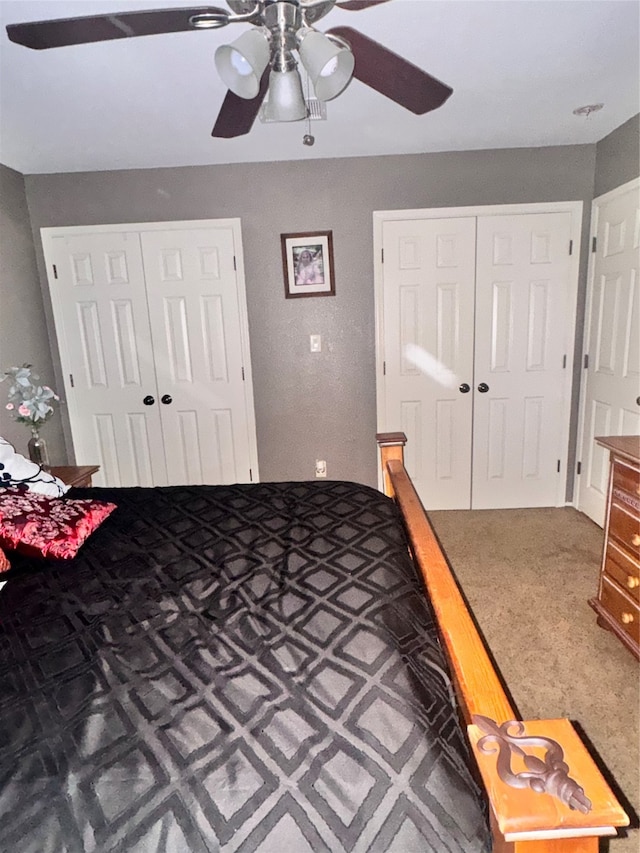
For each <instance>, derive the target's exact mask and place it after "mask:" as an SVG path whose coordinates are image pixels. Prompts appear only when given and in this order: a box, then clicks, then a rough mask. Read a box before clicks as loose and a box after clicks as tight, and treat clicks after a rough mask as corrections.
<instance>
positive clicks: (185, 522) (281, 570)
mask: <svg viewBox="0 0 640 853" xmlns="http://www.w3.org/2000/svg"><path fill="white" fill-rule="evenodd" d="M379 443H380V446H381V448H382V454H383V460H382V467H383V471H384V480H385V492H386V493H387V495H386V496H385V495H383V494H381V493H380V492H378V491H377V490H374V489H371V488H369V487H366V486H361V485H358V484H354V483H346V482H333V481H329V482H327V481H325V482H319V481H314V482H310V483H267V484H252V485H232V486H196V487H166V488H161V489H141V488H132V489H103V488H92V489H73V490H71V491H70V492H68V493H67V495H65V496H64V497H63V498H60V499H59V500H61V501H63V502H64V501H71V500H87V499H90V500H94V501H98V502H99V503H101V504H115V506H116V508H115V509H114V510H113V511H112V512H111V513H110V514H108V516H106V517H105V518H104V520H102V522H101V523H100V525H99V527H98V528H97V529H96V530H95V531H94V532H93V533H92V534H91V535H90V536H89V538H88V539H87V541H86V542H85V543H84V544H83V545H82V547H81V548H80V550H79V551H78V554H77V556H75V557H74V558H72V559H64V560H60V559H57V560H51V559H42V558H36V557H33V556H30V555H29V554H21V553H18V552H11V553H10V558H11V569H10V571H9V572H7V573H6V574H4V575H3V578H4V579H5V580H6V581H7V583H6V585H5V587H4V588H3V589H2V591H1V592H0V683H1V684H2V692H1V693H0V814H2V821H1V822H0V850H16V851H19V853H49V851H50V853H90V851H97V853H111V851H122V853H125V851H126V853H151V851H153V853H160V852H161V851H163V852H165V853H174V851H175V852H176V853H178V851H189V853H192V851H193V852H194V853H200V851H202V853H205V851H206V853H212V851H217V850H224V851H243V853H248V852H249V851H260V853H266V851H278V853H289V851H291V853H305V851H316V852H317V851H327V853H340V851H354V853H357V852H358V851H372V853H378V851H380V853H387V851H395V853H412V851H416V853H417V851H420V853H425V851H434V853H476V851H477V853H484V851H489V850H492V849H493V850H494V851H496V853H500V851H504V853H508V851H514V853H515V851H523V853H525V851H527V853H528V852H529V851H531V853H542V851H545V853H550V851H553V853H590V851H593V853H595V851H596V850H597V844H598V837H599V836H601V835H606V834H613V833H615V827H616V826H622V825H625V824H626V823H627V822H628V818H627V816H626V815H625V814H624V812H623V811H622V809H621V808H620V806H619V805H618V803H617V802H616V800H615V798H614V797H613V794H612V793H611V792H610V790H609V789H608V788H607V786H606V784H605V782H604V780H603V779H602V777H601V776H600V775H599V773H598V771H597V770H596V768H595V765H593V766H592V764H591V763H590V759H589V757H588V755H587V754H586V751H585V750H584V748H583V747H582V746H581V744H580V743H579V742H576V743H574V739H575V738H574V735H573V733H572V732H571V731H570V730H568V729H567V726H568V724H567V723H566V721H546V727H545V726H543V731H542V732H540V733H544V734H548V735H549V736H551V737H555V736H556V735H557V734H558V733H560V735H561V737H562V745H563V747H564V749H565V755H566V760H567V763H569V764H570V766H571V767H572V769H573V768H577V770H578V773H577V774H576V775H577V776H579V777H580V778H579V782H580V784H581V785H582V786H583V787H584V788H585V791H586V792H587V794H589V795H590V798H591V802H592V809H591V811H590V812H589V814H587V815H583V814H581V813H580V812H579V811H577V810H576V809H575V808H570V807H569V806H567V805H565V804H564V803H562V802H559V801H558V799H557V798H554V797H552V796H551V795H550V794H549V793H541V794H536V793H534V792H533V791H531V790H526V791H523V790H521V789H513V788H510V787H509V786H506V785H505V783H503V782H502V781H501V780H500V779H499V778H498V776H497V774H496V772H495V769H494V765H495V756H492V755H488V754H484V753H482V751H481V750H480V751H479V749H478V741H479V739H480V731H479V729H478V721H479V720H480V719H482V718H483V717H484V718H490V719H491V720H493V721H495V722H496V723H497V724H503V723H505V722H506V721H509V720H513V719H515V718H516V717H517V715H516V712H515V710H514V708H513V707H512V705H511V704H510V703H509V700H508V698H507V695H506V693H505V691H504V688H503V686H502V684H501V681H500V678H499V675H498V674H497V673H496V671H495V669H494V667H493V665H492V663H491V660H490V657H489V654H488V652H487V651H486V649H485V647H484V645H483V643H482V640H481V638H480V634H479V633H478V631H477V629H476V627H475V624H474V622H473V619H472V617H471V615H470V614H469V613H468V611H467V609H466V607H465V605H464V601H463V599H462V596H461V593H460V591H459V590H458V587H457V585H456V583H455V580H454V579H453V577H452V575H451V572H450V571H449V568H448V566H447V564H446V559H445V557H444V555H443V554H442V552H441V550H440V548H439V546H438V543H437V541H436V539H435V536H434V535H433V532H432V531H431V528H430V526H429V523H428V519H427V517H426V515H425V514H424V511H423V510H422V507H421V505H420V502H419V500H418V498H417V495H416V493H415V491H414V490H413V487H412V486H411V482H410V479H409V478H408V475H407V473H406V471H405V469H404V466H403V462H402V447H403V444H404V437H403V436H402V435H397V434H386V435H384V436H380V437H379ZM390 498H391V499H390ZM424 584H426V588H427V592H428V595H426V596H425V594H424V591H425V588H424ZM477 715H483V717H478V716H477ZM527 725H528V724H527ZM532 725H533V728H534V730H535V731H536V732H538V730H537V729H536V728H535V727H536V723H535V722H534V723H532ZM481 753H482V754H481ZM523 797H524V799H523Z"/></svg>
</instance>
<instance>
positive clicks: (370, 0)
mask: <svg viewBox="0 0 640 853" xmlns="http://www.w3.org/2000/svg"><path fill="white" fill-rule="evenodd" d="M388 2H389V0H342V2H341V3H340V2H339V3H336V7H337V8H338V9H347V10H348V11H349V12H359V11H360V10H361V9H368V8H369V7H370V6H379V5H380V4H381V3H388Z"/></svg>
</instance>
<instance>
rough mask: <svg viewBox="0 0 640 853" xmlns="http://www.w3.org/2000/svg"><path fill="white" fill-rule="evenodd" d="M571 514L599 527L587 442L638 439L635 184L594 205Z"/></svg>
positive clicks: (639, 196)
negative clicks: (585, 517) (576, 472)
mask: <svg viewBox="0 0 640 853" xmlns="http://www.w3.org/2000/svg"><path fill="white" fill-rule="evenodd" d="M591 231H592V239H593V238H595V241H596V242H595V248H596V251H595V252H593V253H592V255H591V264H590V271H589V292H588V294H587V320H586V329H585V347H584V353H585V359H586V360H585V365H586V366H585V370H584V382H583V392H582V401H581V423H582V429H581V437H580V444H579V449H578V460H579V462H580V475H579V477H578V480H577V483H578V495H577V506H578V509H579V510H581V512H584V513H586V514H587V515H588V516H589V517H590V518H592V519H593V521H595V522H596V523H597V524H599V525H600V526H602V525H603V523H604V516H605V505H606V494H607V483H608V475H609V453H608V451H606V450H605V449H604V448H602V447H601V446H600V445H598V444H596V443H595V441H594V438H595V437H596V436H604V435H638V434H640V407H639V406H640V396H639V395H640V294H639V293H638V288H639V287H640V279H639V277H638V269H639V267H640V258H639V255H640V252H639V246H640V180H639V179H636V180H634V181H631V182H629V183H627V184H624V185H623V186H622V187H619V188H617V189H615V190H612V191H611V192H610V193H607V194H605V195H603V196H600V198H597V199H595V201H594V203H593V214H592V227H591Z"/></svg>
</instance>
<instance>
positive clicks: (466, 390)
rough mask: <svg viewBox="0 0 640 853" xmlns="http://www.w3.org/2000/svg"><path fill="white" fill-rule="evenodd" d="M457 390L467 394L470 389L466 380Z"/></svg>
mask: <svg viewBox="0 0 640 853" xmlns="http://www.w3.org/2000/svg"><path fill="white" fill-rule="evenodd" d="M458 390H459V391H460V393H461V394H468V393H469V391H471V385H469V384H467V383H466V382H463V383H462V385H461V386H460V388H459V389H458Z"/></svg>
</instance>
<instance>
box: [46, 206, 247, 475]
mask: <svg viewBox="0 0 640 853" xmlns="http://www.w3.org/2000/svg"><path fill="white" fill-rule="evenodd" d="M197 228H203V229H205V228H230V229H231V231H232V233H233V245H234V256H235V266H236V282H237V293H238V303H239V305H238V309H239V315H240V338H241V340H240V346H241V350H242V360H243V367H244V399H245V406H246V411H247V428H248V436H247V438H248V445H249V464H250V468H251V472H252V476H253V482H255V483H257V482H260V471H259V468H258V440H257V434H256V415H255V405H254V397H253V373H252V367H251V349H250V341H249V317H248V312H247V293H246V279H245V269H244V250H243V246H242V223H241V220H240V219H239V218H237V217H236V218H228V219H184V220H177V221H176V220H172V221H169V222H124V223H123V222H118V223H116V224H109V223H104V224H102V225H69V226H64V225H62V226H48V227H46V228H41V229H40V239H41V241H42V249H43V252H44V260H45V271H46V275H47V281H48V282H49V284H50V276H51V273H52V264H53V261H52V257H53V239H54V237H64V236H77V235H79V234H100V233H104V232H105V231H110V232H126V231H138V232H142V231H183V230H187V229H197ZM48 290H49V294H50V298H51V303H52V308H53V312H54V316H56V315H57V313H58V310H57V309H58V305H57V300H58V296H57V293H56V291H55V288H51V286H49V288H48ZM50 332H51V330H50ZM53 335H54V338H55V342H56V344H57V347H58V354H59V364H60V365H62V364H66V363H68V362H69V356H68V352H67V350H66V347H67V344H66V341H65V340H64V338H63V337H60V336H59V335H58V332H57V330H56V328H55V325H54V326H53ZM74 405H75V404H74V403H73V402H72V401H70V402H69V404H68V406H69V417H70V418H75V417H77V412H76V411H75V409H74ZM65 437H66V431H65ZM68 439H69V442H70V444H71V452H72V453H73V454H75V448H74V447H73V436H72V433H71V430H69V434H68Z"/></svg>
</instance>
